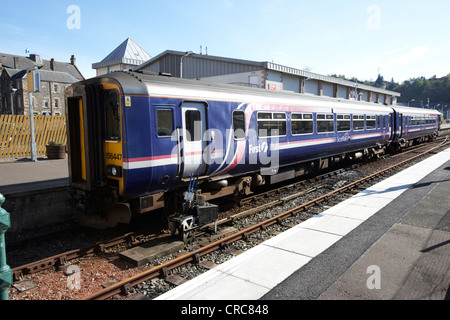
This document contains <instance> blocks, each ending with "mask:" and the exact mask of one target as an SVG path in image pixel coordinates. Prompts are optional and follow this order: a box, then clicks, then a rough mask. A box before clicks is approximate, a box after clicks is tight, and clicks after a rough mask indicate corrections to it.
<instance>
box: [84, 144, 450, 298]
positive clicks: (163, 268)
mask: <svg viewBox="0 0 450 320" xmlns="http://www.w3.org/2000/svg"><path fill="white" fill-rule="evenodd" d="M449 144H450V142H449V141H448V139H445V141H444V142H442V143H440V144H439V145H438V146H436V147H433V148H431V149H429V150H427V151H425V152H421V153H419V154H417V155H414V156H412V157H410V158H408V159H406V160H403V161H401V162H399V163H397V164H395V165H392V166H389V167H388V168H385V169H382V170H380V171H377V172H375V173H373V174H370V175H368V176H367V177H364V178H362V179H359V180H357V181H354V182H351V183H348V184H346V185H344V186H342V187H340V188H338V189H336V190H333V191H331V192H328V193H326V194H324V195H322V196H320V197H317V198H315V199H313V200H310V201H308V202H306V203H303V204H301V205H299V206H296V207H295V208H293V209H290V210H287V211H284V212H282V213H279V214H277V215H275V216H273V217H271V218H269V219H266V220H264V221H261V222H259V223H257V224H254V225H252V226H249V227H246V228H244V229H242V230H240V231H238V232H236V233H234V234H231V235H229V236H226V237H224V238H222V239H219V240H217V241H215V242H213V243H211V244H208V245H206V246H203V247H201V248H198V249H196V250H193V251H191V252H189V253H186V254H184V255H182V256H180V257H177V258H175V259H173V260H170V261H167V262H165V263H163V264H160V265H158V266H155V267H153V268H151V269H149V270H146V271H144V272H142V273H140V274H138V275H135V276H133V277H130V278H128V279H125V280H122V281H120V282H118V283H116V284H113V285H111V286H109V287H107V288H105V289H103V290H100V291H98V292H96V293H94V294H91V295H89V296H86V297H84V298H83V299H84V300H105V299H108V298H111V297H113V296H115V295H117V294H120V293H123V292H127V291H129V290H130V288H131V287H133V286H136V285H138V284H140V283H142V282H144V281H148V280H150V279H154V278H166V277H167V276H168V275H169V274H170V272H171V271H172V270H174V269H176V268H179V267H180V266H183V265H185V264H188V263H192V262H199V261H200V259H201V258H202V257H204V256H206V255H207V254H209V253H211V252H214V251H216V250H220V249H223V248H226V247H227V246H228V245H230V244H231V243H234V242H236V241H238V240H245V239H248V238H249V236H250V235H252V234H254V233H256V232H258V231H261V230H265V229H267V228H268V227H270V226H272V225H274V224H279V223H282V221H283V220H285V219H287V218H289V217H292V216H294V215H296V214H298V213H301V212H302V211H305V210H306V209H308V208H311V207H313V206H315V205H317V204H320V203H323V202H325V201H328V200H330V199H332V198H333V197H335V196H337V195H339V194H342V193H345V192H348V191H349V190H351V189H352V188H355V187H358V186H361V185H363V184H365V183H367V182H369V181H372V180H374V179H376V178H377V177H380V176H383V175H385V174H386V173H389V172H391V171H394V170H397V169H398V168H401V167H403V166H404V165H406V164H408V163H410V162H412V161H414V160H416V159H418V158H420V157H423V156H425V155H427V154H429V153H432V152H434V151H436V150H437V149H439V148H443V147H445V146H448V145H449Z"/></svg>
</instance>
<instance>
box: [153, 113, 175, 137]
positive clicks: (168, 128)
mask: <svg viewBox="0 0 450 320" xmlns="http://www.w3.org/2000/svg"><path fill="white" fill-rule="evenodd" d="M156 122H157V127H158V137H170V136H172V133H173V111H172V109H157V110H156Z"/></svg>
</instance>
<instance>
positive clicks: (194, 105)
mask: <svg viewBox="0 0 450 320" xmlns="http://www.w3.org/2000/svg"><path fill="white" fill-rule="evenodd" d="M181 112H182V123H183V125H182V129H181V130H182V136H183V142H182V149H183V150H182V152H181V155H180V156H181V158H182V159H181V161H182V163H183V164H184V167H183V173H182V176H183V178H186V177H189V176H190V175H191V174H192V175H200V176H201V175H203V174H204V173H205V169H206V161H205V159H204V156H203V154H204V151H205V149H206V141H205V139H204V138H203V136H204V133H205V131H206V109H205V105H204V104H203V103H198V102H183V104H182V107H181Z"/></svg>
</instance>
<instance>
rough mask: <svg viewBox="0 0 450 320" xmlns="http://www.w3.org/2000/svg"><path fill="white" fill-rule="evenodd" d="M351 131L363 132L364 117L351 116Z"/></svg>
mask: <svg viewBox="0 0 450 320" xmlns="http://www.w3.org/2000/svg"><path fill="white" fill-rule="evenodd" d="M353 130H356V131H357V130H364V116H357V115H354V116H353Z"/></svg>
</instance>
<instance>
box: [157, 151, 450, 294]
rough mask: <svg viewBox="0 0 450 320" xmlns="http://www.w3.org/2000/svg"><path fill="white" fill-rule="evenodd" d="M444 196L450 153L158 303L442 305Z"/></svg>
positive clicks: (449, 258)
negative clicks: (406, 301) (380, 301)
mask: <svg viewBox="0 0 450 320" xmlns="http://www.w3.org/2000/svg"><path fill="white" fill-rule="evenodd" d="M448 190H450V149H447V150H446V151H444V152H441V153H439V154H437V155H434V156H432V157H430V158H428V159H426V160H424V161H422V162H420V163H418V164H416V165H414V166H411V167H410V168H408V169H406V170H404V171H402V172H400V173H398V174H396V175H394V176H392V177H390V178H388V179H386V180H384V181H382V182H380V183H378V184H376V185H374V186H372V187H370V188H369V189H367V190H365V191H363V192H361V193H359V194H357V195H355V196H354V197H352V198H350V199H348V200H346V201H344V202H342V203H340V204H338V205H336V206H335V207H332V208H330V209H329V210H326V211H324V212H323V213H322V214H319V215H317V216H315V217H313V218H311V219H309V220H307V221H305V222H303V223H301V224H299V225H298V226H296V227H294V228H292V229H290V230H288V231H286V232H284V233H282V234H280V235H278V236H276V237H274V238H272V239H270V240H268V241H266V242H264V243H262V244H260V245H259V246H257V247H254V248H252V249H250V250H248V251H246V252H244V253H242V254H241V255H239V256H237V257H235V258H233V259H231V260H229V261H227V262H225V263H223V264H222V265H219V266H217V267H216V268H214V269H212V270H210V271H208V272H206V273H204V274H202V275H200V276H198V277H196V278H194V279H192V280H191V281H188V282H186V283H184V284H182V285H180V286H178V287H176V288H175V289H173V290H171V291H169V292H167V293H165V294H163V295H161V296H160V297H158V298H157V300H257V299H267V300H317V299H367V300H370V299H434V300H442V299H449V298H450V293H449V283H450V272H449V268H450V253H449V252H450V250H449V246H450V230H449V228H450V197H449V191H448ZM378 286H379V288H378Z"/></svg>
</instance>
